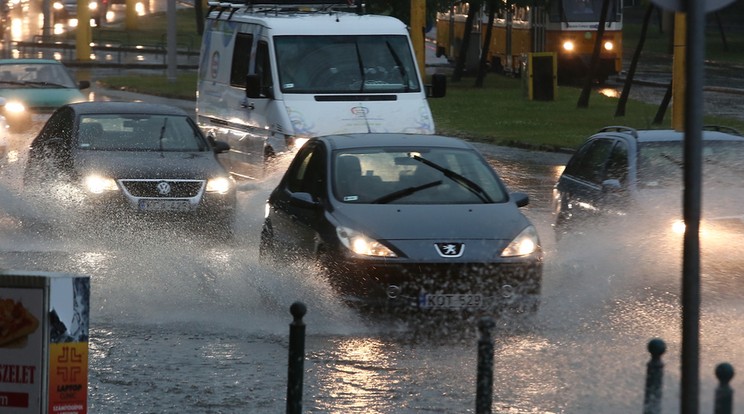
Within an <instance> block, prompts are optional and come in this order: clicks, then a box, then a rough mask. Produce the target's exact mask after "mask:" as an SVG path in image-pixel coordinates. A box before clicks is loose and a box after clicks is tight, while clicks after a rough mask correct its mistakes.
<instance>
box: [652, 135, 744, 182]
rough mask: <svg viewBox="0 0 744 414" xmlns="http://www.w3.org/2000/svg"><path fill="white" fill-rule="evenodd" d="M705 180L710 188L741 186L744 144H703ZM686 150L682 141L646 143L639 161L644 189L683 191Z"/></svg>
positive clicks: (717, 142) (739, 142)
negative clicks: (675, 189) (662, 188)
mask: <svg viewBox="0 0 744 414" xmlns="http://www.w3.org/2000/svg"><path fill="white" fill-rule="evenodd" d="M702 151H703V180H704V181H705V183H706V184H708V185H729V184H731V185H737V186H741V184H740V177H741V176H742V174H744V141H712V140H711V141H703V150H702ZM683 172H684V148H683V143H682V142H681V141H670V142H649V143H643V144H642V145H641V149H640V152H639V159H638V183H639V186H641V187H646V188H654V187H679V186H681V185H682V184H683Z"/></svg>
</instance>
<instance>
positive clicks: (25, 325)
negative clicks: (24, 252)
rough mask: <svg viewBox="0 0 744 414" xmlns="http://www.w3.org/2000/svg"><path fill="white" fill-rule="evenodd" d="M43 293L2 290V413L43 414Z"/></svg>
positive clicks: (0, 305) (25, 290) (0, 352)
mask: <svg viewBox="0 0 744 414" xmlns="http://www.w3.org/2000/svg"><path fill="white" fill-rule="evenodd" d="M45 315H46V312H45V311H44V289H41V288H39V289H33V288H9V287H1V288H0V413H13V414H25V413H34V414H38V413H40V412H42V411H41V396H42V394H41V393H42V388H43V386H44V384H42V382H43V380H42V369H43V366H42V362H43V355H42V353H43V344H44V335H43V332H42V329H41V327H40V325H41V321H42V320H43V319H42V318H44V317H45Z"/></svg>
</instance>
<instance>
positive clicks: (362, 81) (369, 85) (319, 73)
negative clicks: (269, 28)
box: [274, 35, 421, 93]
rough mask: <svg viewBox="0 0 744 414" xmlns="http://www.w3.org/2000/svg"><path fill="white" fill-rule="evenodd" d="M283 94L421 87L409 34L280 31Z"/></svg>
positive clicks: (277, 40)
mask: <svg viewBox="0 0 744 414" xmlns="http://www.w3.org/2000/svg"><path fill="white" fill-rule="evenodd" d="M274 44H275V47H276V56H277V67H278V69H279V82H280V85H281V90H282V92H284V93H380V92H388V93H396V92H419V91H420V90H421V89H420V86H419V83H418V77H417V75H416V74H417V72H416V68H415V66H414V60H413V56H412V55H411V51H410V47H409V43H408V39H407V38H406V37H405V36H394V35H384V36H383V35H374V36H373V35H366V36H352V35H343V36H277V37H275V38H274Z"/></svg>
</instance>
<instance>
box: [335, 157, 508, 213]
mask: <svg viewBox="0 0 744 414" xmlns="http://www.w3.org/2000/svg"><path fill="white" fill-rule="evenodd" d="M332 177H333V189H334V192H335V194H336V198H337V199H338V200H339V201H342V202H344V203H359V204H480V203H501V202H505V201H506V200H507V193H506V190H505V188H504V186H503V184H502V183H501V181H500V180H499V178H498V177H497V176H496V174H495V172H494V171H493V169H492V168H491V167H490V166H489V165H488V164H487V163H486V162H485V161H483V159H482V158H481V157H480V156H479V155H478V154H477V153H476V152H474V151H471V150H460V149H451V148H426V149H421V148H415V149H411V148H409V149H401V148H365V149H361V150H353V151H336V152H335V153H334V156H333V172H332Z"/></svg>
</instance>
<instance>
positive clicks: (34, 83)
mask: <svg viewBox="0 0 744 414" xmlns="http://www.w3.org/2000/svg"><path fill="white" fill-rule="evenodd" d="M21 84H22V85H34V86H43V87H48V86H50V87H53V88H67V86H65V85H60V84H58V83H54V82H40V81H25V82H22V83H21Z"/></svg>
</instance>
